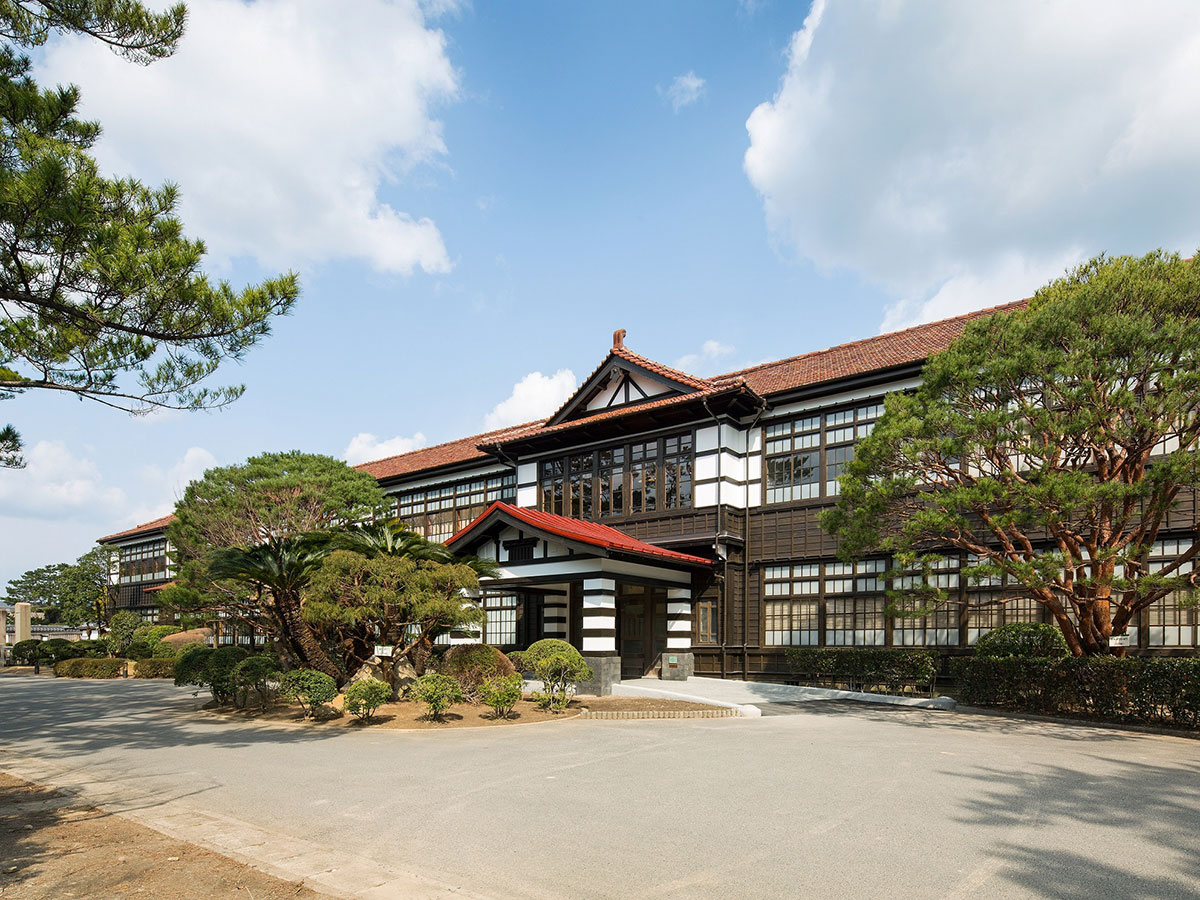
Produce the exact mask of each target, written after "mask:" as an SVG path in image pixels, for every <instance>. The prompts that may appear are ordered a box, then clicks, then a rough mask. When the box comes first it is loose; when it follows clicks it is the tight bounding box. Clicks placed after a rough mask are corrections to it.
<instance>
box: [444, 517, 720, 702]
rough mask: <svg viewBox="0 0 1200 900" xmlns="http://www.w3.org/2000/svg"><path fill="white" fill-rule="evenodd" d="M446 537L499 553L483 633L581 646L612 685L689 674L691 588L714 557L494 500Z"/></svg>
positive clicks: (466, 549) (458, 547)
mask: <svg viewBox="0 0 1200 900" xmlns="http://www.w3.org/2000/svg"><path fill="white" fill-rule="evenodd" d="M447 545H448V546H449V547H450V548H451V549H452V550H454V551H455V552H456V553H471V554H474V555H476V556H479V557H482V558H485V559H491V560H494V561H495V562H496V563H497V564H498V565H499V567H500V569H501V571H500V574H499V575H498V576H497V577H495V578H488V579H484V580H483V581H482V583H481V589H482V596H481V598H480V599H481V601H482V603H483V606H484V608H485V609H486V610H487V611H488V627H487V630H486V632H485V634H484V639H485V640H486V641H487V642H488V643H491V644H497V645H499V646H501V647H502V648H504V649H522V648H523V647H527V646H529V645H530V644H532V643H533V642H534V641H536V640H540V639H541V638H543V637H546V638H559V639H561V640H565V641H568V642H569V643H570V644H572V645H573V646H575V647H576V648H577V649H578V650H579V651H580V653H581V654H582V655H583V657H584V659H586V660H587V662H588V665H589V666H591V668H592V671H593V672H594V673H595V680H594V681H593V682H591V683H589V684H586V685H581V686H580V689H581V690H582V691H584V692H587V693H596V694H601V695H603V694H608V693H611V689H612V685H613V684H615V683H616V682H618V681H620V680H621V679H622V678H641V677H646V676H654V675H657V676H658V677H660V678H663V679H684V678H687V677H688V676H689V675H691V674H692V670H693V663H692V654H691V648H692V597H693V596H694V592H695V590H696V589H697V588H698V587H699V586H702V585H703V583H704V581H705V580H706V579H707V578H709V577H711V567H712V561H711V560H707V559H704V558H703V557H698V556H691V555H689V554H685V553H677V552H675V551H672V550H664V549H662V548H660V547H655V546H654V545H652V544H647V543H645V542H643V541H638V540H636V539H634V538H631V537H629V536H628V535H626V534H624V533H622V532H620V531H617V530H616V529H615V528H610V527H609V526H607V525H600V524H597V523H594V522H583V521H580V520H577V519H570V518H567V517H565V516H557V515H553V514H550V513H543V512H539V511H537V510H530V509H522V508H520V507H515V506H511V505H509V504H506V503H495V504H493V505H492V506H491V507H489V508H488V509H487V511H485V512H484V513H483V514H482V515H481V516H480V517H479V518H478V519H476V520H475V521H474V522H472V523H471V524H470V525H468V526H467V527H466V528H465V529H463V531H461V532H459V533H458V534H456V535H455V536H454V537H452V538H451V539H450V540H449V541H448V542H447Z"/></svg>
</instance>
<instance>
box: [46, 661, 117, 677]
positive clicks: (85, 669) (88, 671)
mask: <svg viewBox="0 0 1200 900" xmlns="http://www.w3.org/2000/svg"><path fill="white" fill-rule="evenodd" d="M128 663H129V660H127V659H121V658H119V657H117V658H113V657H104V658H103V659H90V658H88V657H86V656H77V657H75V658H74V659H65V660H63V661H62V662H60V663H59V664H58V665H56V666H55V667H54V674H55V675H59V676H65V677H67V678H121V677H123V676H124V675H125V666H126V665H128Z"/></svg>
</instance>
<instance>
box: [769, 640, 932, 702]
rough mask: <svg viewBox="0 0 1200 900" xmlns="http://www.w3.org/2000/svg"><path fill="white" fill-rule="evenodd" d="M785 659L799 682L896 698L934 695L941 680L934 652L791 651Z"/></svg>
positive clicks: (869, 649)
mask: <svg viewBox="0 0 1200 900" xmlns="http://www.w3.org/2000/svg"><path fill="white" fill-rule="evenodd" d="M785 656H786V657H787V661H788V666H789V668H791V670H792V672H793V673H794V674H795V675H797V676H798V677H799V680H801V681H803V682H806V683H809V684H815V685H820V686H822V687H838V688H844V689H846V690H851V691H883V692H886V693H893V694H899V693H909V692H913V691H920V692H932V691H933V683H934V679H935V678H936V677H937V654H935V653H934V652H933V651H932V650H881V649H875V648H872V647H789V648H788V649H787V651H786V652H785Z"/></svg>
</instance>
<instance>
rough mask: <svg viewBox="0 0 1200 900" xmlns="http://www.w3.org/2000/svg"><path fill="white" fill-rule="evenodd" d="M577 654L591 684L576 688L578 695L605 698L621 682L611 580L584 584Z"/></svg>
mask: <svg viewBox="0 0 1200 900" xmlns="http://www.w3.org/2000/svg"><path fill="white" fill-rule="evenodd" d="M580 637H581V640H580V648H581V650H580V652H581V653H582V654H583V658H584V660H585V661H586V662H587V664H588V666H589V667H590V668H591V670H592V680H591V681H589V682H587V683H584V684H580V685H579V692H580V693H581V694H596V695H597V696H601V697H604V696H607V695H609V694H611V693H612V686H613V685H614V684H616V683H617V682H618V681H620V680H621V657H619V656H618V655H617V582H616V580H615V579H612V578H585V579H584V581H583V633H582V634H581V635H580Z"/></svg>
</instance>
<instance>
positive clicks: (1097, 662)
mask: <svg viewBox="0 0 1200 900" xmlns="http://www.w3.org/2000/svg"><path fill="white" fill-rule="evenodd" d="M951 673H952V674H953V675H954V676H955V677H956V678H957V679H958V691H959V698H960V699H961V700H962V701H963V702H964V703H969V704H970V703H974V704H978V705H980V706H1001V707H1006V708H1008V709H1014V710H1019V711H1022V712H1035V713H1046V714H1049V715H1085V716H1091V717H1095V718H1099V719H1107V720H1110V721H1117V722H1133V723H1140V724H1148V725H1174V726H1177V727H1182V728H1197V727H1200V659H1197V658H1188V659H1144V658H1133V657H1122V658H1118V657H1112V656H1091V657H1088V656H1085V657H1079V658H1075V657H1066V658H1053V659H1037V658H1031V657H1019V656H1009V657H989V656H972V657H965V658H962V659H956V660H953V661H952V662H951Z"/></svg>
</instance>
